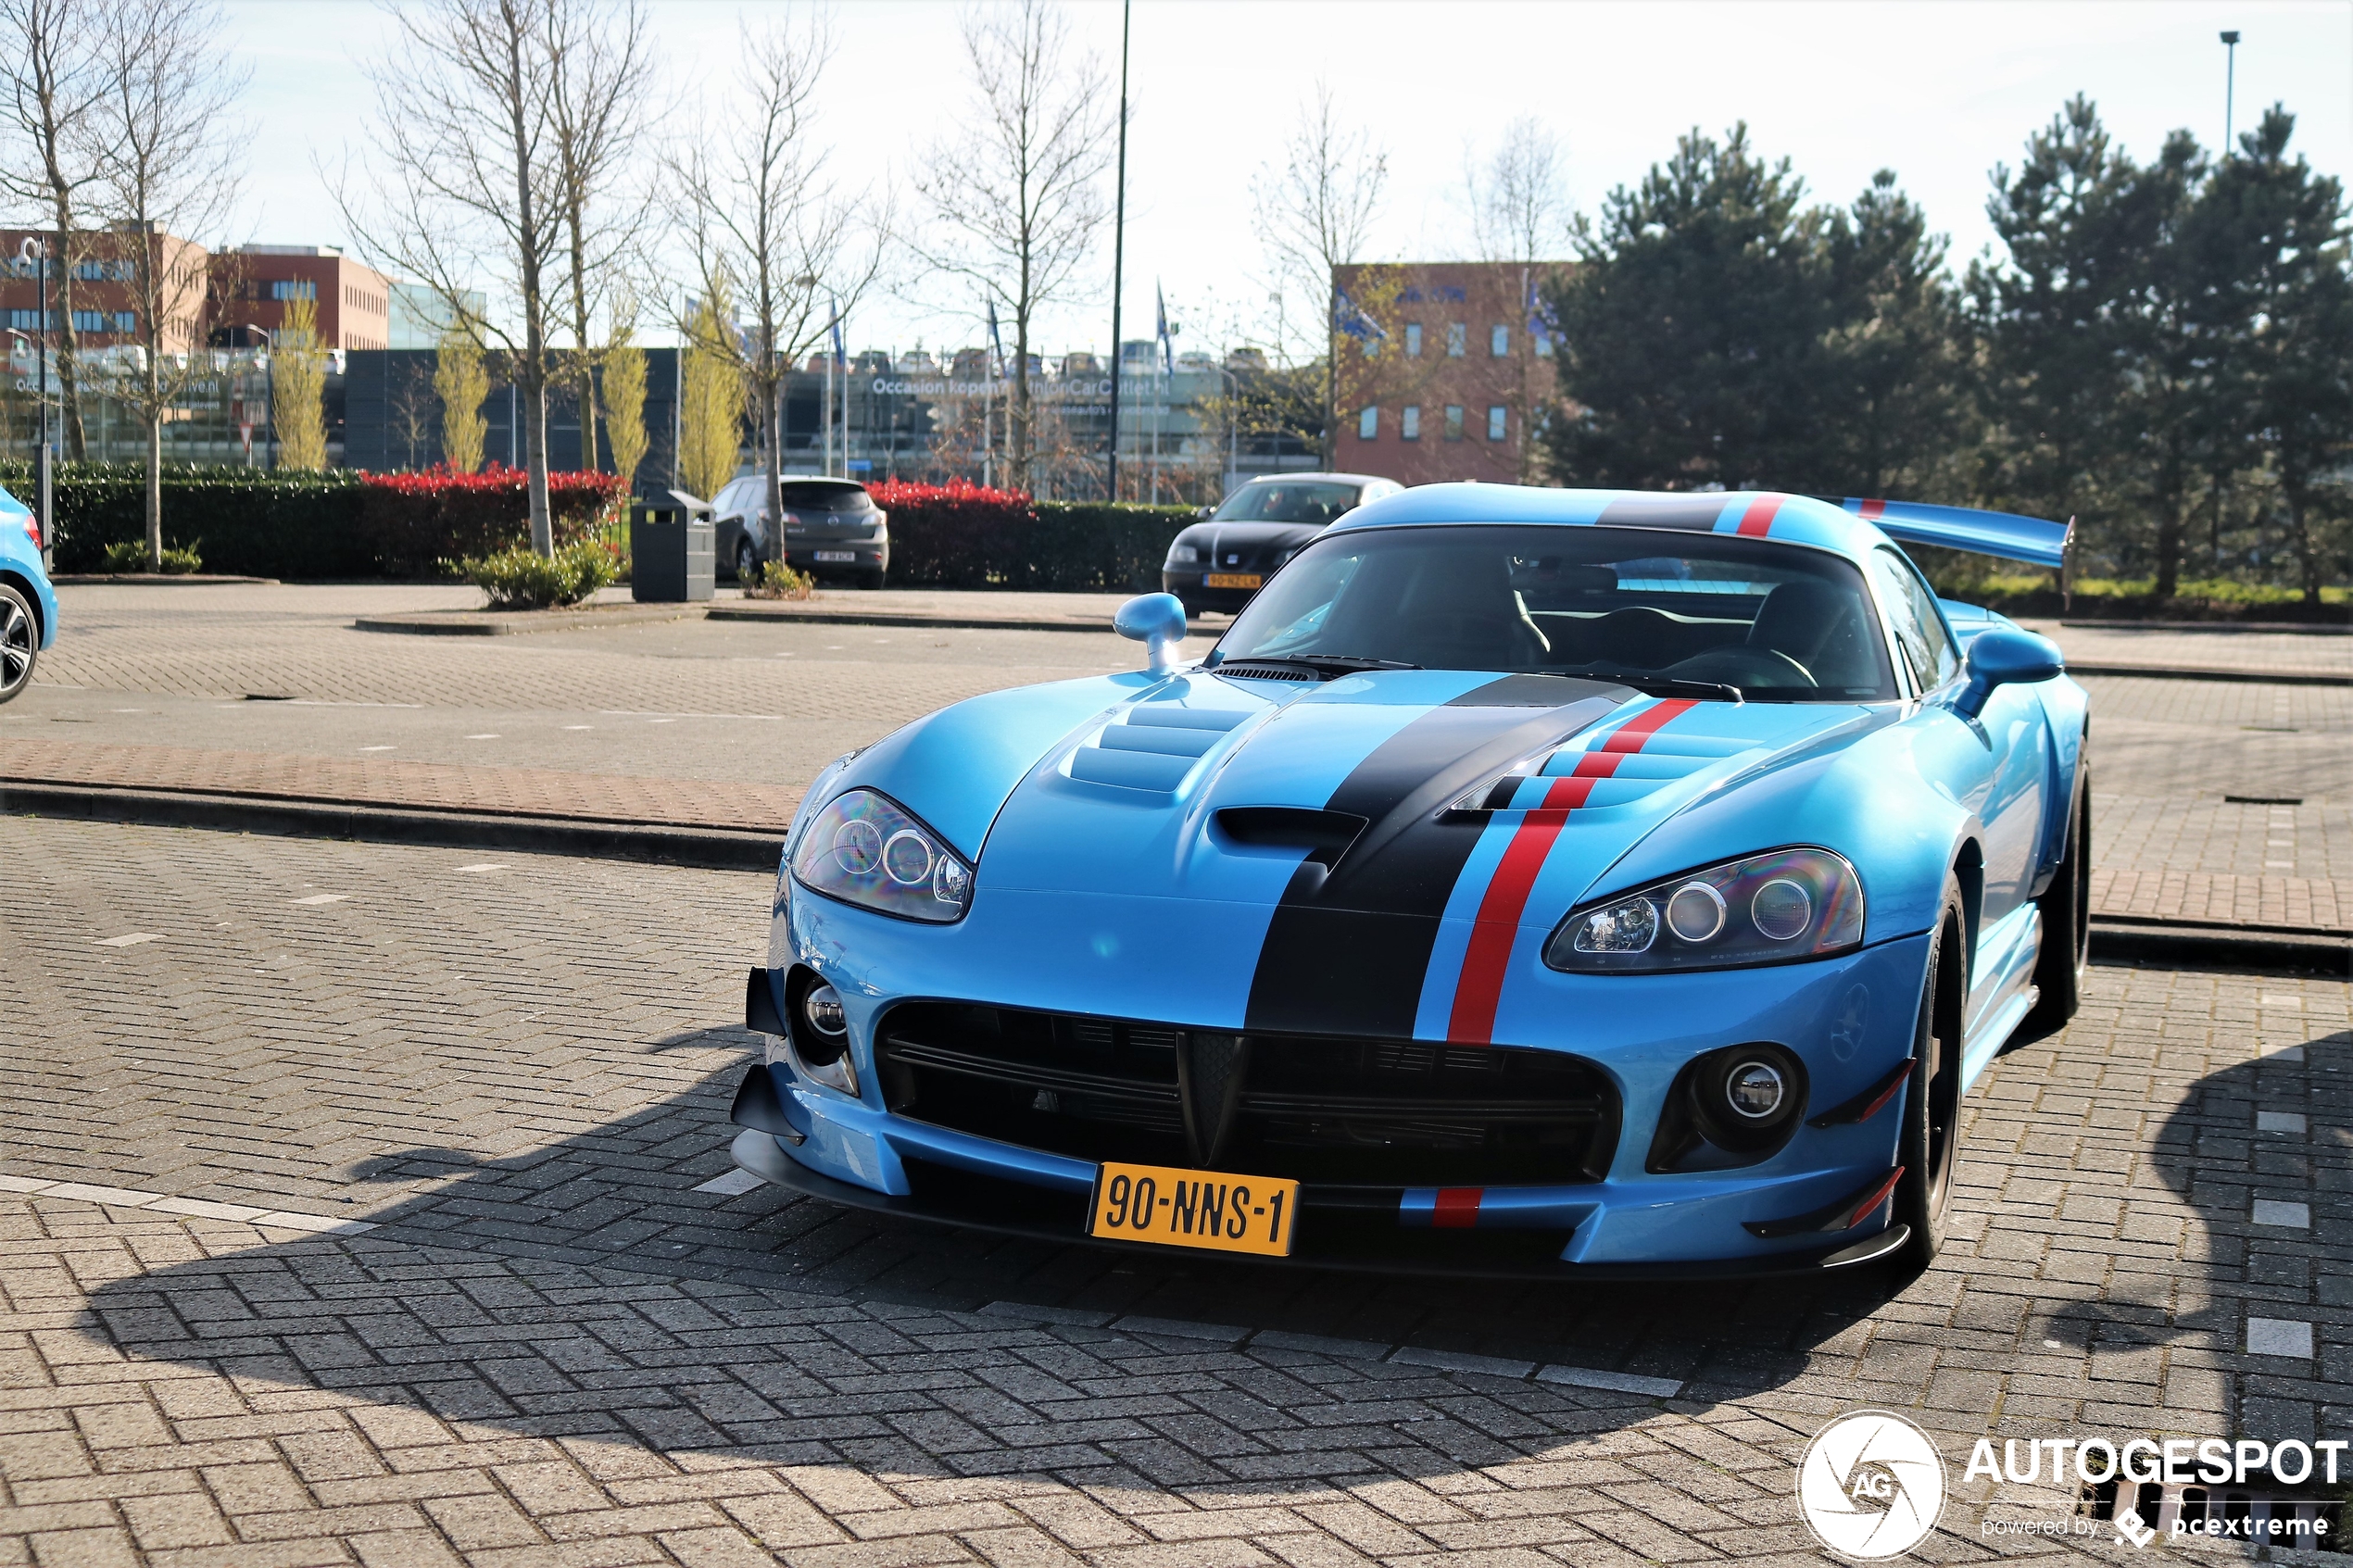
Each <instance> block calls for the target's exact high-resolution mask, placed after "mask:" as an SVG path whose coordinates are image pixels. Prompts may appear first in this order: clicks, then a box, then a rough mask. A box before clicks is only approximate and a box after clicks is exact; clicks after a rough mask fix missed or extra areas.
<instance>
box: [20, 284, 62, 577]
mask: <svg viewBox="0 0 2353 1568" xmlns="http://www.w3.org/2000/svg"><path fill="white" fill-rule="evenodd" d="M17 254H18V255H19V256H21V257H24V258H25V259H26V260H28V261H30V262H31V263H32V270H33V274H34V276H36V277H37V278H39V279H40V280H41V284H40V286H41V317H40V327H39V330H38V331H36V332H34V334H33V343H34V345H35V347H34V354H33V358H34V362H35V369H34V370H33V381H32V386H33V401H34V403H35V404H36V405H37V406H38V407H39V408H40V409H41V446H40V449H39V450H38V451H37V452H36V453H35V454H34V456H33V464H32V508H33V512H34V514H35V515H36V516H38V517H39V518H40V519H41V565H42V567H43V569H44V571H45V570H47V569H48V568H49V567H50V565H51V564H52V563H53V561H54V559H55V553H56V550H57V520H56V517H55V508H53V507H52V506H51V504H50V501H51V495H52V494H53V492H54V490H55V487H56V482H57V476H56V474H55V472H54V471H53V469H52V465H53V464H54V463H55V462H56V460H57V455H56V453H55V452H54V451H53V450H52V449H51V446H50V438H49V245H48V242H46V241H45V240H36V239H31V238H30V237H28V238H27V239H26V240H25V242H24V244H22V245H19V246H18V247H17Z"/></svg>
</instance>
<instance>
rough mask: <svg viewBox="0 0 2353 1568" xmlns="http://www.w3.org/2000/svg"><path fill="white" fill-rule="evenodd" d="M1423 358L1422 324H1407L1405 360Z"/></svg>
mask: <svg viewBox="0 0 2353 1568" xmlns="http://www.w3.org/2000/svg"><path fill="white" fill-rule="evenodd" d="M1421 357H1422V324H1421V323H1420V322H1419V321H1408V322H1406V323H1405V358H1408V359H1418V358H1421Z"/></svg>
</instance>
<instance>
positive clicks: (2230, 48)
mask: <svg viewBox="0 0 2353 1568" xmlns="http://www.w3.org/2000/svg"><path fill="white" fill-rule="evenodd" d="M2222 54H2223V63H2222V156H2223V157H2230V156H2231V130H2232V120H2233V112H2232V111H2233V107H2235V106H2233V104H2232V102H2231V97H2232V94H2233V92H2234V91H2235V90H2236V89H2237V87H2238V74H2239V69H2238V68H2239V35H2238V30H2237V29H2235V28H2233V30H2232V31H2229V32H2226V33H2224V34H2222Z"/></svg>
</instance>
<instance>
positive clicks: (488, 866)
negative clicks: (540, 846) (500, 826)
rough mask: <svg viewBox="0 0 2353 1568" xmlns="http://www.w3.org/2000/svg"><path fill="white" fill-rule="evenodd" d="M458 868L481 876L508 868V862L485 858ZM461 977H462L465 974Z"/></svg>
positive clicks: (469, 873) (472, 874)
mask: <svg viewBox="0 0 2353 1568" xmlns="http://www.w3.org/2000/svg"><path fill="white" fill-rule="evenodd" d="M458 869H459V871H461V872H466V873H467V874H468V875H471V876H480V875H484V874H486V873H488V872H503V871H505V870H506V869H507V863H506V862H505V861H504V860H484V861H483V862H482V864H480V865H478V866H459V868H458ZM459 978H461V979H462V978H463V976H460V977H459Z"/></svg>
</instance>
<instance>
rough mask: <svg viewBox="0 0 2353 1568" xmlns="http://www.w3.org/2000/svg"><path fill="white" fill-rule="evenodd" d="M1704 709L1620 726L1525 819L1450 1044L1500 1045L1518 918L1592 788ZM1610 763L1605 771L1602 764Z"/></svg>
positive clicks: (1479, 921)
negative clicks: (1498, 1020)
mask: <svg viewBox="0 0 2353 1568" xmlns="http://www.w3.org/2000/svg"><path fill="white" fill-rule="evenodd" d="M1698 706H1699V704H1698V703H1697V702H1696V701H1695V700H1694V699H1692V698H1690V697H1677V698H1675V699H1673V700H1672V701H1667V702H1661V703H1659V704H1657V705H1656V706H1655V707H1653V708H1650V709H1644V710H1643V711H1642V712H1641V713H1638V714H1636V715H1635V716H1634V717H1633V718H1632V719H1629V720H1628V721H1626V722H1625V723H1623V724H1620V725H1619V726H1618V727H1617V731H1616V732H1615V733H1614V734H1611V735H1610V737H1609V738H1608V739H1607V740H1605V741H1604V742H1603V743H1602V744H1601V746H1599V747H1598V748H1597V749H1596V751H1595V752H1592V753H1588V754H1587V755H1586V756H1585V757H1582V758H1579V759H1578V763H1577V771H1576V772H1575V773H1573V774H1571V775H1570V776H1569V777H1567V778H1556V779H1554V781H1553V783H1552V787H1551V788H1549V789H1547V790H1546V791H1545V792H1544V803H1543V804H1542V805H1541V806H1538V807H1535V808H1534V809H1530V810H1529V811H1528V812H1527V813H1526V814H1525V815H1523V816H1522V817H1521V818H1520V820H1519V826H1518V828H1517V829H1516V830H1515V831H1514V832H1513V834H1512V841H1511V842H1510V843H1509V844H1507V845H1505V846H1504V858H1503V859H1502V860H1501V861H1500V862H1498V863H1497V865H1496V867H1495V874H1494V876H1493V877H1491V878H1490V879H1489V881H1488V884H1487V891H1486V892H1485V893H1484V894H1482V895H1480V897H1479V900H1478V914H1477V915H1476V916H1474V917H1473V918H1472V921H1471V935H1470V946H1469V947H1467V948H1466V950H1465V951H1464V953H1463V972H1462V973H1461V974H1460V975H1459V976H1457V977H1456V979H1455V981H1454V1007H1453V1012H1452V1013H1451V1014H1450V1015H1449V1016H1448V1018H1447V1020H1446V1038H1447V1039H1448V1040H1449V1041H1450V1042H1452V1043H1453V1044H1455V1045H1463V1046H1483V1045H1487V1044H1489V1043H1491V1041H1492V1040H1493V1039H1494V1037H1495V1008H1496V1004H1497V1003H1499V1002H1500V1001H1502V999H1503V996H1504V970H1505V969H1506V968H1507V967H1508V966H1509V965H1510V963H1511V958H1512V941H1513V939H1514V938H1515V937H1516V936H1517V935H1518V934H1519V917H1520V915H1521V913H1522V912H1523V911H1524V910H1525V909H1527V908H1528V896H1529V893H1530V892H1532V891H1534V889H1535V886H1536V873H1537V872H1541V871H1542V870H1543V869H1544V857H1545V856H1547V855H1549V854H1551V853H1552V852H1553V841H1554V840H1555V839H1557V838H1558V837H1560V834H1561V828H1562V827H1563V826H1564V825H1565V824H1566V823H1567V822H1568V814H1569V812H1571V811H1573V810H1575V809H1577V808H1578V807H1579V806H1582V805H1584V804H1585V801H1586V798H1587V797H1589V796H1591V795H1592V792H1593V785H1594V784H1595V783H1596V782H1597V781H1599V780H1601V779H1604V778H1607V777H1608V776H1609V775H1610V773H1611V772H1612V771H1615V770H1616V769H1617V757H1618V756H1625V755H1630V754H1631V753H1633V752H1637V751H1640V750H1642V747H1643V746H1644V745H1646V744H1647V743H1648V742H1649V740H1650V738H1651V736H1653V735H1655V734H1657V733H1658V731H1659V728H1660V727H1661V726H1662V725H1664V724H1666V723H1667V721H1669V720H1672V719H1674V718H1676V717H1678V716H1679V715H1681V714H1683V713H1687V712H1689V711H1690V710H1691V709H1693V708H1696V707H1698ZM1602 757H1607V758H1608V762H1607V765H1606V766H1604V765H1602V763H1601V762H1600V761H1599V760H1598V759H1599V758H1602ZM1588 763H1592V764H1593V765H1592V768H1591V770H1590V771H1589V770H1588V767H1587V764H1588Z"/></svg>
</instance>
